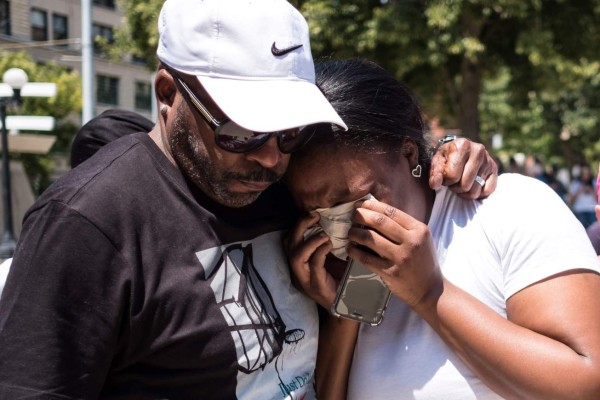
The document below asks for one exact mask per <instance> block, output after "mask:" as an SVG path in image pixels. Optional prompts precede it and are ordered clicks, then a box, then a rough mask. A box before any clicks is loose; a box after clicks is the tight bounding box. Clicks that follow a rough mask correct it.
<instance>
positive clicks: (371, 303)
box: [331, 259, 391, 326]
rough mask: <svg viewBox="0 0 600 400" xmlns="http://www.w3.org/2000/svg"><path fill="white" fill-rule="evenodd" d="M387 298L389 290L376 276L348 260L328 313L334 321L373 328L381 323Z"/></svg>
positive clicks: (360, 265) (361, 265) (357, 263)
mask: <svg viewBox="0 0 600 400" xmlns="http://www.w3.org/2000/svg"><path fill="white" fill-rule="evenodd" d="M390 294H391V292H390V290H389V289H388V287H387V286H386V285H385V283H384V282H383V281H382V280H381V278H380V277H379V276H378V275H377V274H374V273H373V272H371V270H370V269H368V268H367V267H365V266H364V265H363V264H361V263H360V262H358V261H356V260H352V259H351V260H350V261H349V262H348V268H346V273H345V274H344V278H343V279H342V283H341V284H340V286H339V288H338V291H337V295H336V297H335V301H334V302H333V306H332V308H331V312H332V313H333V314H334V315H335V316H338V317H344V318H349V319H353V320H355V321H360V322H364V323H366V324H369V325H371V326H376V325H379V324H380V323H381V321H382V319H383V314H384V312H385V309H386V307H387V305H388V302H389V300H390Z"/></svg>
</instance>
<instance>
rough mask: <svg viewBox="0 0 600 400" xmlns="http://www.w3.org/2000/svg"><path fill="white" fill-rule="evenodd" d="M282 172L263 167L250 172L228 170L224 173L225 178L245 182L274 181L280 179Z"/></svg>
mask: <svg viewBox="0 0 600 400" xmlns="http://www.w3.org/2000/svg"><path fill="white" fill-rule="evenodd" d="M282 176H283V174H278V173H277V172H275V171H273V170H270V169H263V170H260V171H253V172H250V173H243V174H242V173H239V172H228V173H226V174H225V175H224V178H225V179H226V180H238V181H245V182H271V183H275V182H277V181H278V180H280V179H281V177H282Z"/></svg>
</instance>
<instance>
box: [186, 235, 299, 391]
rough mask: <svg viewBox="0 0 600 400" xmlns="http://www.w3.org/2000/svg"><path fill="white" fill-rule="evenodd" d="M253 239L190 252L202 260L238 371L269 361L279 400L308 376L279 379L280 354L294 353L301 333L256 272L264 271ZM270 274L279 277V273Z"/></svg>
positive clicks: (257, 368) (261, 366)
mask: <svg viewBox="0 0 600 400" xmlns="http://www.w3.org/2000/svg"><path fill="white" fill-rule="evenodd" d="M267 236H269V235H267ZM270 240H273V239H270ZM253 242H254V241H252V242H243V243H233V244H229V245H224V246H221V247H220V248H218V249H214V248H213V249H209V250H204V251H200V252H198V253H197V254H196V256H197V257H198V259H199V260H200V261H201V262H202V265H203V267H204V269H205V272H206V274H207V280H208V281H209V282H210V286H211V288H212V290H213V292H214V295H215V299H216V302H217V306H218V307H219V309H220V311H221V313H222V315H223V317H224V319H225V320H226V322H227V324H228V325H229V327H230V334H231V337H232V339H233V341H234V343H235V347H236V353H237V356H238V371H240V373H241V374H243V375H249V374H254V373H256V372H258V371H264V370H265V368H266V367H267V366H269V365H270V367H271V369H272V370H274V372H275V373H276V375H277V376H276V379H277V380H278V381H279V385H278V386H279V390H280V394H281V395H282V398H286V399H295V398H299V397H298V395H297V394H296V395H295V393H302V392H303V390H301V389H302V388H301V386H302V385H304V384H308V379H307V378H308V377H302V376H297V377H293V378H294V379H293V380H291V381H290V380H289V378H287V380H286V378H284V377H282V375H281V371H282V369H283V367H284V363H285V359H286V357H291V356H294V355H295V348H296V347H298V346H299V347H302V340H303V339H304V338H305V331H304V330H303V329H299V328H293V327H288V326H286V323H285V321H284V320H283V318H282V317H281V314H280V312H279V311H278V309H277V305H276V301H275V300H274V296H273V295H272V293H271V292H270V291H269V289H268V284H267V283H266V282H265V279H264V278H263V276H261V274H260V273H259V270H262V271H265V270H266V271H268V270H269V269H268V268H264V266H263V268H260V267H261V266H260V265H259V266H257V265H255V262H257V258H256V257H255V256H254V251H253V244H254V243H253ZM211 253H212V254H211ZM258 259H261V258H260V257H259V258H258ZM272 261H273V260H271V262H272ZM286 268H287V266H286ZM271 273H272V274H273V273H274V274H277V275H281V274H280V273H279V271H273V272H271ZM278 286H282V285H278ZM271 287H272V286H271ZM286 346H287V347H286ZM268 373H272V372H268ZM239 375H240V374H239V373H238V378H239ZM238 380H239V379H238Z"/></svg>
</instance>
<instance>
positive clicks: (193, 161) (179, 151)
mask: <svg viewBox="0 0 600 400" xmlns="http://www.w3.org/2000/svg"><path fill="white" fill-rule="evenodd" d="M183 115H185V110H184V107H183V105H180V106H179V109H178V110H177V116H176V117H175V118H176V119H175V121H174V124H173V132H172V133H171V135H169V139H168V140H169V145H170V147H171V152H172V154H173V158H174V159H175V162H176V163H177V165H178V166H179V168H180V169H181V170H182V171H183V172H184V174H185V175H187V177H188V178H189V179H190V180H191V181H192V182H193V183H194V184H195V185H196V186H198V188H200V189H201V190H202V191H203V192H204V194H206V195H207V196H208V197H210V198H211V199H213V200H215V201H216V202H218V203H220V204H223V205H225V206H227V207H236V208H237V207H244V206H247V205H249V204H252V203H253V202H254V201H256V199H257V198H258V196H260V194H261V193H262V192H247V193H234V192H231V191H230V190H229V189H228V186H227V183H228V182H231V181H245V182H252V181H258V182H271V183H275V182H277V181H278V180H279V179H281V175H280V174H277V173H276V172H274V171H272V170H269V169H264V168H261V167H260V166H256V168H255V170H253V171H245V172H243V173H241V172H233V171H223V170H220V169H218V168H217V166H216V165H215V163H214V162H213V161H212V160H211V159H210V157H209V155H208V152H207V150H206V147H205V145H204V143H203V142H202V140H201V138H200V135H199V134H198V133H194V132H193V131H192V130H191V129H190V127H189V124H188V123H187V121H186V120H185V118H184V117H183Z"/></svg>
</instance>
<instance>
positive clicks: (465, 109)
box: [458, 57, 481, 142]
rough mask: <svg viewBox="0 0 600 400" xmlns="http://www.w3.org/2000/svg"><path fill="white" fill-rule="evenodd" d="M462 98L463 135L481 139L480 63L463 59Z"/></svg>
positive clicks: (461, 120) (474, 139)
mask: <svg viewBox="0 0 600 400" xmlns="http://www.w3.org/2000/svg"><path fill="white" fill-rule="evenodd" d="M461 75H462V83H461V96H460V110H459V120H458V121H459V124H460V129H461V131H462V135H464V136H466V137H468V138H470V139H471V140H473V141H476V142H481V139H480V138H479V96H480V93H481V65H480V64H479V62H478V61H472V60H469V59H468V58H467V57H465V58H463V61H462V66H461Z"/></svg>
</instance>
